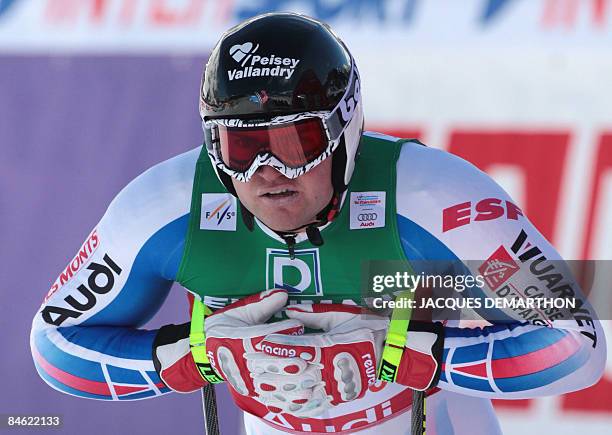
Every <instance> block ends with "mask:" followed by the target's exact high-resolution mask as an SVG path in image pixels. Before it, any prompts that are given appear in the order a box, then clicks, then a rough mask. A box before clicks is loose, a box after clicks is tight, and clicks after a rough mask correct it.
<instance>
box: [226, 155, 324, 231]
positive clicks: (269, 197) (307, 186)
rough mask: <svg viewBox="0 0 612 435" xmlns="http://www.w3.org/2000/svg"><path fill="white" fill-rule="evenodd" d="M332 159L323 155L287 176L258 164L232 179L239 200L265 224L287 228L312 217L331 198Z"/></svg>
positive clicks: (284, 229) (305, 223) (310, 219)
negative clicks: (303, 170) (247, 177)
mask: <svg viewBox="0 0 612 435" xmlns="http://www.w3.org/2000/svg"><path fill="white" fill-rule="evenodd" d="M331 169H332V159H331V158H327V159H325V160H323V162H321V163H320V164H319V165H317V166H316V167H315V168H313V169H311V170H310V171H308V172H306V173H305V174H304V175H301V176H299V177H297V178H294V179H290V178H287V177H285V176H284V175H283V174H281V173H280V172H278V171H277V170H276V169H274V168H272V167H271V166H268V165H264V166H261V167H260V168H259V169H257V171H256V172H255V174H254V175H253V177H252V178H251V179H250V180H249V181H248V182H247V183H243V182H241V181H237V180H235V179H232V182H233V183H234V189H236V193H237V194H238V198H239V199H240V201H241V202H242V203H243V204H244V205H245V206H246V208H248V209H249V210H250V211H251V213H253V214H254V215H255V216H256V217H257V218H258V219H259V220H260V221H262V222H263V223H264V224H266V226H268V227H269V228H271V229H273V230H275V231H289V230H293V229H295V228H299V227H303V226H304V225H307V224H309V223H311V222H313V221H314V220H315V217H316V215H317V213H318V212H320V211H321V210H322V209H323V208H324V207H325V206H326V205H327V204H328V203H329V201H331V198H332V195H333V187H332V183H331Z"/></svg>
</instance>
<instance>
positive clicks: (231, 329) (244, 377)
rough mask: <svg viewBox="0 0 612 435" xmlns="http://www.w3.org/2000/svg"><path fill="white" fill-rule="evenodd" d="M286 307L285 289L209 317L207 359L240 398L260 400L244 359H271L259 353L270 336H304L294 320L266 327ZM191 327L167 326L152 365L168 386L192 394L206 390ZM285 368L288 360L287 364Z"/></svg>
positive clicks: (252, 297) (159, 335) (161, 332)
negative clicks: (195, 351)
mask: <svg viewBox="0 0 612 435" xmlns="http://www.w3.org/2000/svg"><path fill="white" fill-rule="evenodd" d="M286 302H287V293H286V292H285V291H284V290H267V291H264V292H261V293H257V294H254V295H250V296H248V297H246V298H243V299H240V300H239V301H237V302H234V303H233V304H231V305H228V306H227V307H224V308H222V309H219V310H217V311H215V312H214V313H213V314H212V315H210V316H208V317H206V319H205V321H204V330H205V336H206V342H205V345H206V355H207V356H208V358H209V361H210V365H211V366H212V368H213V370H214V372H215V374H216V375H218V377H220V378H222V379H224V380H226V381H228V382H229V384H230V385H231V386H232V388H233V389H234V390H236V392H238V393H239V394H241V395H245V396H250V397H255V396H256V395H257V394H256V393H255V390H254V388H253V383H252V377H251V375H250V373H249V369H248V367H247V363H246V360H245V355H246V354H249V356H250V358H251V360H254V361H256V360H258V358H260V357H261V358H263V359H266V360H269V359H270V358H269V357H268V356H267V355H265V354H263V353H261V352H259V351H258V344H259V342H260V341H261V340H262V339H263V338H264V337H265V336H266V335H268V334H274V333H276V334H301V333H303V330H304V328H303V326H302V324H301V323H300V322H299V321H297V320H293V319H287V320H283V321H280V322H276V323H270V324H265V323H264V322H265V321H267V320H268V319H269V318H270V317H272V315H274V314H275V313H276V312H278V311H279V310H281V309H282V308H283V307H284V306H285V304H286ZM189 334H190V323H184V324H182V325H166V326H164V327H162V328H160V330H159V331H158V333H157V335H156V338H155V340H154V343H153V362H154V365H155V369H156V370H157V372H158V373H159V375H160V378H161V379H162V380H163V381H164V383H165V384H166V385H167V386H168V387H169V388H171V389H172V390H174V391H177V392H181V393H188V392H192V391H196V390H197V389H199V388H201V387H202V386H204V385H206V383H207V382H206V381H205V380H204V379H203V377H202V375H201V374H200V371H199V370H198V368H197V366H196V362H195V361H194V356H193V354H192V352H191V349H190V342H189ZM283 363H284V361H283Z"/></svg>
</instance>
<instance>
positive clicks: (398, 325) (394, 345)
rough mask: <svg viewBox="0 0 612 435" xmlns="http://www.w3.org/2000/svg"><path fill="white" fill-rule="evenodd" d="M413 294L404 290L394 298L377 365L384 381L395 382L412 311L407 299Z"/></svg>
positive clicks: (379, 374) (380, 376) (379, 376)
mask: <svg viewBox="0 0 612 435" xmlns="http://www.w3.org/2000/svg"><path fill="white" fill-rule="evenodd" d="M413 296H414V293H413V292H411V291H410V290H406V291H403V292H401V293H400V294H399V295H398V296H397V297H396V298H395V302H396V308H394V309H393V312H392V313H391V321H390V322H389V329H388V330H387V337H386V338H385V345H384V347H383V352H382V357H381V359H380V365H379V366H378V379H380V380H383V381H385V382H395V379H396V377H397V370H398V367H399V365H400V362H401V360H402V355H403V354H404V347H405V346H406V337H407V336H408V324H409V323H410V315H411V312H412V309H411V308H410V305H409V301H410V300H411V299H412V298H413Z"/></svg>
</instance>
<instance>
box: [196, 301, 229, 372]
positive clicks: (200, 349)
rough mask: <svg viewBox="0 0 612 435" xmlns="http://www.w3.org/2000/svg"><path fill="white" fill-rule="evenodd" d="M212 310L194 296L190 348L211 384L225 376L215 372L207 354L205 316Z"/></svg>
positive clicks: (199, 369) (201, 370) (197, 364)
mask: <svg viewBox="0 0 612 435" xmlns="http://www.w3.org/2000/svg"><path fill="white" fill-rule="evenodd" d="M211 314H212V311H211V309H210V308H208V307H207V306H206V305H204V304H203V303H202V301H201V300H200V299H198V298H197V297H196V298H193V310H192V311H191V324H190V328H189V348H190V350H191V355H192V356H193V361H194V362H195V365H196V367H197V368H198V372H199V373H200V376H202V378H203V379H204V380H205V381H206V382H208V383H210V384H219V383H221V382H223V378H222V377H221V376H219V375H218V374H217V372H215V370H214V369H213V368H212V366H211V365H210V360H209V359H208V355H206V334H205V333H204V317H206V316H210V315H211Z"/></svg>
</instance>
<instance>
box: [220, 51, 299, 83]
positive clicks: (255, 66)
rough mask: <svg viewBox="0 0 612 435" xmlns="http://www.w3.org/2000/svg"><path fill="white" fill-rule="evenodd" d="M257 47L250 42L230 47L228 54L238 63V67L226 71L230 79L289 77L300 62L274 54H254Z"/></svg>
mask: <svg viewBox="0 0 612 435" xmlns="http://www.w3.org/2000/svg"><path fill="white" fill-rule="evenodd" d="M258 49H259V44H254V43H252V42H245V43H243V44H236V45H232V46H231V47H230V49H229V54H230V56H232V58H233V59H234V60H235V61H236V62H237V63H239V64H240V67H239V68H234V69H230V70H228V71H227V75H228V78H229V80H230V81H232V80H240V79H245V78H248V77H281V78H285V79H290V78H291V76H292V75H293V73H294V72H295V68H296V67H297V65H298V63H300V59H294V58H291V57H282V56H277V55H275V54H270V55H269V56H260V55H258V54H255V53H256V52H257V50H258ZM266 65H267V66H266Z"/></svg>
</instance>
